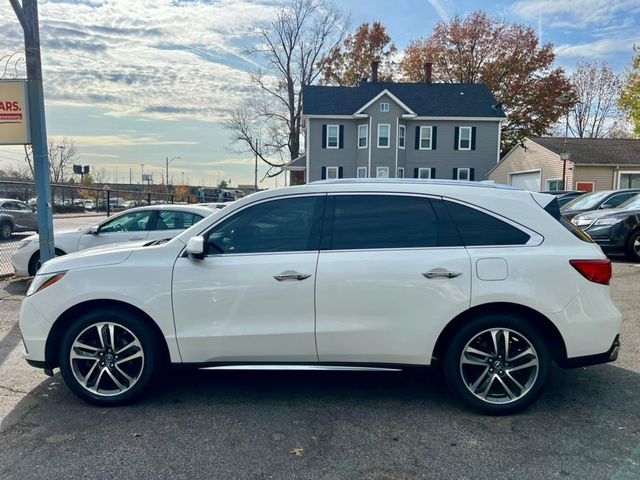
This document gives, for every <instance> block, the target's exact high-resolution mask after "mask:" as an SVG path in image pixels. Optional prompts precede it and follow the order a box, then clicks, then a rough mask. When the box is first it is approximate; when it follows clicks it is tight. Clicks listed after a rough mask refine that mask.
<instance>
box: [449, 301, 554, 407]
mask: <svg viewBox="0 0 640 480" xmlns="http://www.w3.org/2000/svg"><path fill="white" fill-rule="evenodd" d="M492 329H494V330H495V329H502V330H500V332H505V331H506V332H507V333H508V335H509V337H508V338H510V340H509V342H510V348H511V352H510V355H508V357H510V358H513V357H516V356H517V355H518V353H515V354H514V352H520V351H524V350H525V349H526V348H525V347H528V345H527V342H528V343H529V344H530V346H532V347H533V349H534V350H533V351H534V354H535V356H537V362H538V366H537V374H535V375H534V372H536V367H529V368H525V369H519V370H518V372H519V373H516V371H515V370H513V371H512V369H514V368H516V367H518V366H520V365H524V364H525V363H529V362H532V361H533V356H534V355H530V354H527V355H525V356H523V357H521V358H520V359H518V360H514V361H513V362H512V363H511V364H509V363H508V362H507V360H508V361H511V360H509V359H507V358H506V357H507V355H503V356H501V357H500V358H501V359H504V360H503V361H502V362H501V363H502V364H504V365H501V363H495V362H496V361H497V362H500V359H499V358H497V357H493V355H492V358H489V357H487V358H485V357H484V356H482V355H477V356H476V355H474V354H469V353H467V354H465V362H466V361H467V360H468V359H471V360H476V359H477V360H479V361H481V363H486V366H485V365H482V366H480V365H475V364H466V363H465V364H464V366H463V364H462V355H463V352H464V350H465V348H466V347H467V345H468V344H470V345H469V346H470V347H473V348H477V349H478V350H482V351H484V352H491V353H492V354H493V353H495V349H494V348H493V345H492V344H491V343H488V342H487V343H484V342H485V340H488V339H491V338H492V335H491V332H490V330H492ZM486 332H488V333H486ZM498 335H499V336H498V338H499V339H500V338H501V339H502V340H498V346H499V348H498V352H500V345H504V343H505V342H504V337H503V336H502V335H503V333H499V334H498ZM523 339H524V340H523ZM472 341H473V342H474V343H473V344H472V345H471V342H472ZM500 341H501V342H502V344H500ZM550 358H551V357H550V354H549V349H548V347H547V344H546V342H545V340H544V338H543V337H542V335H541V334H540V332H539V331H538V330H537V329H536V328H535V327H534V326H533V325H531V324H530V323H529V322H527V321H526V320H524V319H522V318H520V317H518V316H515V315H514V316H512V315H507V314H495V315H485V316H482V317H478V318H477V319H475V320H473V321H471V322H470V323H468V324H467V325H465V326H464V327H463V328H461V329H460V331H458V332H457V333H456V334H455V336H454V337H453V339H452V341H451V343H450V344H449V346H448V347H447V350H446V353H445V357H444V365H443V367H444V368H443V370H444V376H445V380H446V382H447V385H448V386H449V388H450V389H451V391H452V392H453V393H455V394H456V395H457V396H458V397H459V398H460V399H462V401H463V402H464V403H465V404H467V405H468V406H469V407H471V408H472V409H474V410H476V411H478V412H481V413H484V414H489V415H507V414H511V413H515V412H518V411H521V410H523V409H525V408H527V407H528V406H530V405H531V404H532V403H533V402H535V401H536V400H537V399H538V398H539V397H540V395H542V392H543V390H544V387H545V385H546V383H547V381H548V379H549V368H550V363H551V360H550ZM498 368H499V370H498ZM474 369H475V370H474ZM516 369H517V368H516ZM463 371H464V373H463ZM483 372H484V374H485V375H486V377H484V378H486V380H483V381H482V382H481V383H480V384H479V385H478V387H476V393H478V394H480V396H477V395H476V394H474V393H472V392H471V390H470V388H472V385H470V386H469V387H467V383H470V382H471V380H473V379H479V378H480V377H481V375H482V374H483ZM489 372H493V373H489ZM509 372H511V373H509ZM476 374H477V376H475V377H474V375H476ZM464 375H466V377H465V376H464ZM505 375H506V376H505ZM522 375H526V376H528V379H527V382H529V383H525V380H523V379H522ZM498 376H500V378H497V377H498ZM516 376H518V378H517V380H520V382H521V385H523V386H525V387H526V389H523V390H520V389H519V388H518V387H517V386H516V384H514V383H513V382H512V381H511V379H512V378H515V377H516ZM494 377H495V378H494ZM465 379H466V380H467V381H465ZM470 379H471V380H470ZM489 381H491V382H492V383H488V382H489ZM502 382H505V383H506V384H507V387H509V391H511V393H514V397H513V399H511V398H510V397H509V396H506V391H505V389H504V388H502ZM474 383H475V382H474ZM487 384H489V387H488V392H489V395H485V396H484V397H485V399H482V398H480V397H481V396H482V395H481V394H482V393H483V392H484V389H485V387H486V385H487ZM500 390H502V391H503V392H504V393H505V397H502V398H501V397H500V396H499V394H500ZM520 395H521V396H520Z"/></svg>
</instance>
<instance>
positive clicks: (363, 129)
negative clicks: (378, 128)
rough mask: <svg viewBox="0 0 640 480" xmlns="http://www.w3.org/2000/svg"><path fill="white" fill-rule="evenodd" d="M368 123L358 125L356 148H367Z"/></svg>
mask: <svg viewBox="0 0 640 480" xmlns="http://www.w3.org/2000/svg"><path fill="white" fill-rule="evenodd" d="M368 139H369V125H358V148H367V145H368V143H369V142H368Z"/></svg>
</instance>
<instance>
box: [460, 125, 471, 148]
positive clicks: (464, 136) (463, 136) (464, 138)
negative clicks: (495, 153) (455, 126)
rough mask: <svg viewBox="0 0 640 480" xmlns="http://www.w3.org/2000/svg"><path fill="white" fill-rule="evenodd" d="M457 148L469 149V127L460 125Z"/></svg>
mask: <svg viewBox="0 0 640 480" xmlns="http://www.w3.org/2000/svg"><path fill="white" fill-rule="evenodd" d="M459 135H460V137H459V138H458V150H471V127H460V134H459Z"/></svg>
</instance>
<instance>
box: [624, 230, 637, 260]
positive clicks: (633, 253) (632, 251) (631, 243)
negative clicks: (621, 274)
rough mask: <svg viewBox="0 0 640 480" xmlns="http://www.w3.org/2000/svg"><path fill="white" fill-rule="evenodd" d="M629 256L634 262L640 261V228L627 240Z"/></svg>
mask: <svg viewBox="0 0 640 480" xmlns="http://www.w3.org/2000/svg"><path fill="white" fill-rule="evenodd" d="M626 253H627V257H628V258H629V260H632V261H634V262H640V230H638V231H636V232H633V233H632V234H631V236H630V237H629V240H628V241H627V252H626Z"/></svg>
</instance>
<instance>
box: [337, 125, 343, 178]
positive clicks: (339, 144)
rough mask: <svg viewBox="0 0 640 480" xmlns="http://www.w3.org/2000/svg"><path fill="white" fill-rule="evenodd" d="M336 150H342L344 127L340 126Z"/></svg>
mask: <svg viewBox="0 0 640 480" xmlns="http://www.w3.org/2000/svg"><path fill="white" fill-rule="evenodd" d="M338 148H344V125H340V138H339V139H338ZM340 178H342V177H340Z"/></svg>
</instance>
